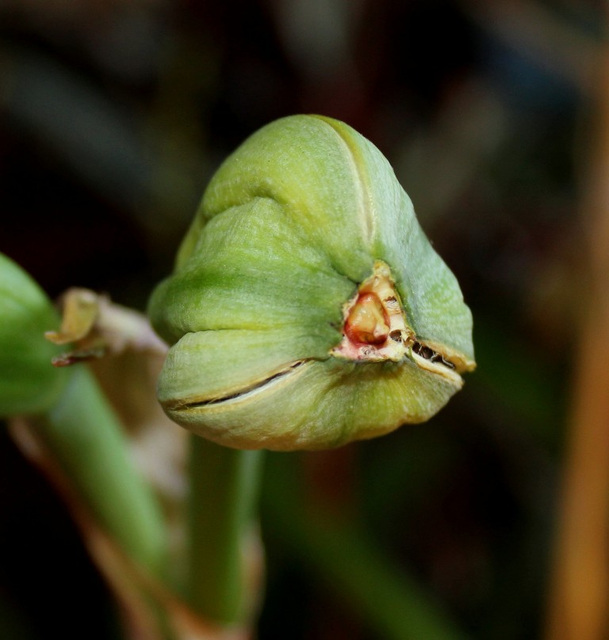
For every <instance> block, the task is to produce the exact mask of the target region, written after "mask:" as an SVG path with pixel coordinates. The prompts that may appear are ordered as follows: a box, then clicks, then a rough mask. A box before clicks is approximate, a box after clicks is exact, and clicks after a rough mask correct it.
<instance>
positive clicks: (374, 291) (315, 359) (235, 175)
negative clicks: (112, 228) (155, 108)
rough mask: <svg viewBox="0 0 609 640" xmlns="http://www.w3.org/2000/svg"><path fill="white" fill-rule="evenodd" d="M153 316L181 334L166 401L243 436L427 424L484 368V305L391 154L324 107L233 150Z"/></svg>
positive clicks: (206, 425)
mask: <svg viewBox="0 0 609 640" xmlns="http://www.w3.org/2000/svg"><path fill="white" fill-rule="evenodd" d="M150 315H151V319H152V322H153V325H154V327H155V329H156V330H157V331H158V332H159V334H160V335H161V336H162V337H163V338H164V339H165V340H167V341H168V342H169V343H170V344H171V345H173V346H172V347H171V349H170V351H169V355H168V357H167V360H166V362H165V365H164V368H163V372H162V374H161V378H160V381H159V387H158V389H159V399H160V402H161V404H162V405H163V407H164V409H165V411H166V412H167V414H168V415H169V416H170V417H171V418H172V419H173V420H175V421H176V422H177V423H179V424H181V425H182V426H184V427H186V428H188V429H190V430H192V431H193V432H195V433H197V434H199V435H202V436H204V437H207V438H209V439H211V440H214V441H215V442H218V443H221V444H225V445H228V446H233V447H241V448H251V449H257V448H268V449H276V450H294V449H320V448H327V447H332V446H337V445H340V444H344V443H346V442H349V441H351V440H358V439H363V438H371V437H373V436H376V435H380V434H382V433H387V432H389V431H391V430H393V429H396V428H397V427H399V426H400V425H401V424H404V423H406V422H421V421H424V420H427V419H428V418H429V417H431V416H432V415H433V414H434V413H436V412H437V411H438V410H439V409H440V408H441V407H442V406H444V404H445V403H446V402H447V401H448V399H449V398H450V397H451V396H452V395H453V394H454V393H455V392H456V391H457V390H458V389H460V387H461V385H462V378H461V373H463V372H465V371H469V370H471V369H473V367H474V357H473V346H472V335H471V334H472V318H471V314H470V311H469V309H468V308H467V306H466V305H465V303H464V302H463V297H462V295H461V291H460V290H459V285H458V283H457V281H456V279H455V278H454V276H453V275H452V273H451V272H450V270H449V269H448V268H447V266H446V265H445V264H444V262H442V260H441V258H440V257H439V256H438V254H437V253H436V252H435V251H434V250H433V248H432V247H431V245H430V243H429V241H428V240H427V238H426V237H425V235H424V233H423V231H422V230H421V228H420V227H419V224H418V222H417V219H416V217H415V214H414V209H413V207H412V203H411V202H410V200H409V198H408V196H407V195H406V193H405V192H404V190H403V189H402V188H401V186H400V184H399V183H398V181H397V179H396V177H395V174H394V173H393V170H392V169H391V167H390V166H389V163H388V162H387V160H386V159H385V158H384V157H383V155H382V154H381V153H380V151H379V150H378V149H377V148H376V147H375V146H374V145H372V143H370V142H369V141H368V140H366V139H365V138H363V137H362V136H361V135H359V134H358V133H357V132H356V131H354V130H353V129H351V128H350V127H349V126H347V125H345V124H343V123H342V122H338V121H336V120H332V119H331V118H325V117H321V116H292V117H289V118H283V119H281V120H278V121H276V122H273V123H271V124H269V125H267V126H266V127H264V128H263V129H261V130H260V131H258V132H257V133H255V134H254V135H252V136H251V137H250V138H249V139H248V140H246V141H245V142H244V143H243V145H242V146H241V147H239V149H237V150H236V151H235V152H234V154H232V155H231V156H230V157H229V158H228V159H227V160H226V161H225V163H224V164H223V165H222V166H221V167H220V169H219V170H218V172H217V173H216V175H215V176H214V178H213V179H212V181H211V183H210V184H209V186H208V188H207V190H206V192H205V194H204V196H203V200H202V202H201V205H200V208H199V211H198V213H197V215H196V217H195V220H194V221H193V223H192V226H191V228H190V230H189V232H188V234H187V235H186V237H185V239H184V241H183V243H182V246H181V247H180V250H179V252H178V257H177V261H176V267H175V271H174V273H173V275H172V276H171V277H169V278H168V279H166V280H165V281H163V282H162V283H161V284H160V285H159V286H158V287H157V289H156V290H155V292H154V294H153V296H152V299H151V302H150ZM413 345H422V346H424V347H426V348H429V349H430V350H431V351H432V352H433V354H434V358H432V359H425V358H424V357H422V356H421V355H420V354H419V353H417V351H415V350H414V349H413ZM417 349H418V350H419V351H420V349H419V348H418V347H417ZM436 356H437V357H436ZM444 363H449V365H450V366H448V365H445V364H444Z"/></svg>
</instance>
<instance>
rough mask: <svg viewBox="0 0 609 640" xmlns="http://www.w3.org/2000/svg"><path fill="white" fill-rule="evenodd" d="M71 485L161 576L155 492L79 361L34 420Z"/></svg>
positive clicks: (131, 552) (161, 530)
mask: <svg viewBox="0 0 609 640" xmlns="http://www.w3.org/2000/svg"><path fill="white" fill-rule="evenodd" d="M38 434H39V435H40V437H41V438H42V440H43V442H44V444H45V446H46V448H47V449H48V450H49V452H50V453H51V455H52V456H53V459H54V461H55V462H57V463H58V464H59V466H60V468H61V471H62V472H63V473H64V474H65V476H66V478H67V479H68V480H69V481H70V485H71V487H72V488H73V489H74V490H75V491H76V492H77V495H78V496H79V497H80V498H82V500H83V501H84V503H85V505H86V506H87V508H88V509H90V510H91V512H92V513H93V515H94V517H95V518H96V519H97V521H98V522H99V524H100V525H101V526H102V527H103V528H104V530H105V531H107V532H108V533H109V534H110V536H111V537H112V538H113V539H114V540H115V541H116V542H117V543H118V544H119V546H120V547H121V549H122V550H123V551H124V552H125V553H126V554H127V555H128V556H129V557H130V558H131V559H132V560H134V561H135V562H136V563H137V564H138V566H140V567H141V568H142V569H144V570H145V571H148V572H149V573H150V574H152V575H154V576H156V577H161V575H162V574H163V572H164V564H165V554H166V539H165V538H166V536H165V525H164V522H163V517H162V513H161V510H160V507H159V505H158V503H157V502H156V499H155V496H154V494H153V493H152V491H151V490H150V488H149V487H148V486H147V485H146V483H145V482H144V480H143V478H142V477H141V476H140V475H139V474H138V473H137V471H136V469H135V467H134V466H133V463H132V461H131V460H130V459H129V450H128V443H127V440H126V438H125V436H124V434H123V431H122V429H121V425H120V424H119V421H118V419H117V417H116V415H115V414H114V412H113V410H112V408H111V407H110V405H109V404H108V402H107V400H106V399H105V397H104V395H103V394H102V392H101V391H100V389H99V387H98V386H97V383H96V382H95V380H94V378H93V376H92V375H91V373H90V372H89V370H88V369H86V368H85V367H84V366H78V367H74V369H73V371H71V377H70V380H69V382H68V384H67V386H66V389H65V391H64V393H63V395H62V396H61V398H60V400H59V402H58V403H57V404H56V405H55V406H54V407H53V409H52V410H51V411H49V413H48V414H47V415H46V417H45V419H44V420H42V421H41V423H40V424H39V426H38Z"/></svg>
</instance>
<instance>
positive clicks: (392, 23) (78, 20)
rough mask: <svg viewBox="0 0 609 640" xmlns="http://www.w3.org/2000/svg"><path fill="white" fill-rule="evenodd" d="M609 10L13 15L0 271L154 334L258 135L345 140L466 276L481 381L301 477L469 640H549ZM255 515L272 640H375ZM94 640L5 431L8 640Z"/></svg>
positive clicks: (65, 10) (387, 6)
mask: <svg viewBox="0 0 609 640" xmlns="http://www.w3.org/2000/svg"><path fill="white" fill-rule="evenodd" d="M602 4H603V3H601V2H594V1H592V0H589V1H587V2H586V1H583V2H582V1H580V2H576V1H575V0H548V1H544V2H542V1H541V0H535V1H527V2H520V1H519V2H516V1H515V2H501V1H493V0H491V1H489V2H481V3H476V2H470V1H467V0H462V1H458V0H454V1H448V0H446V1H441V0H431V1H424V0H410V1H409V0H403V1H402V2H400V1H398V0H354V1H350V0H328V1H323V0H316V1H307V0H266V1H264V0H259V1H252V2H246V1H237V0H226V1H223V2H220V0H218V1H216V2H211V1H209V2H207V1H204V0H201V1H199V2H197V1H195V0H191V1H188V0H181V1H180V0H132V1H129V0H80V1H76V2H68V1H62V0H12V1H11V0H4V2H0V207H1V209H0V211H1V213H0V251H2V252H4V253H6V254H7V255H9V256H10V257H11V258H13V259H14V260H16V261H17V262H19V263H20V264H21V265H22V266H23V267H24V268H25V269H26V270H27V271H29V272H30V273H31V274H32V275H33V276H34V277H35V278H36V279H37V280H38V281H39V282H40V284H41V285H42V286H43V288H44V289H45V290H46V291H47V292H48V293H49V295H50V296H52V297H56V296H57V295H59V294H60V293H61V292H62V291H63V290H65V289H66V288H67V287H69V286H73V285H80V286H86V287H88V288H92V289H95V290H100V291H104V292H108V293H109V294H110V295H111V296H112V298H113V299H114V300H116V301H117V302H120V303H122V304H126V305H129V306H132V307H135V308H139V309H144V308H145V305H146V300H147V297H148V295H149V293H150V291H151V290H152V288H153V286H154V284H155V283H156V282H157V281H158V280H159V279H160V278H161V277H163V276H165V275H166V274H167V273H168V272H169V271H170V269H171V265H172V260H173V256H174V254H175V251H176V248H177V245H178V243H179V240H180V238H181V236H182V235H183V233H184V231H185V230H186V228H187V225H188V223H189V220H190V218H191V216H192V214H193V213H194V210H195V208H196V205H197V202H198V200H199V198H200V196H201V193H202V191H203V189H204V187H205V184H206V182H207V180H208V179H209V177H210V175H211V174H212V173H213V171H214V169H215V168H216V167H217V166H218V164H219V162H221V160H222V159H223V158H224V157H225V156H226V155H227V154H228V153H229V152H230V151H231V150H233V149H234V148H235V147H236V146H237V145H238V144H239V143H240V142H241V141H242V140H243V139H244V138H245V137H246V136H247V135H248V134H250V133H251V132H253V131H254V130H256V129H257V128H259V127H260V126H262V125H263V124H265V123H267V122H269V121H270V120H273V119H275V118H277V117H280V116H283V115H287V114H291V113H299V112H316V113H322V114H325V115H329V116H333V117H336V118H339V119H342V120H344V121H346V122H348V123H349V124H351V125H352V126H354V127H355V128H356V129H358V130H359V131H360V132H361V133H363V134H364V135H365V136H367V137H368V138H370V139H371V140H372V141H373V142H374V143H375V144H376V145H377V146H378V147H379V148H380V149H381V150H382V151H383V153H384V154H385V155H386V156H387V157H388V158H389V160H390V161H391V162H392V164H393V166H394V168H395V171H396V174H397V176H398V178H399V179H400V181H401V183H402V184H403V186H404V188H405V189H406V190H407V191H408V192H409V194H410V196H411V197H412V199H413V201H414V204H415V208H416V210H417V213H418V216H419V219H420V221H421V224H422V226H423V228H424V229H425V231H426V232H427V234H428V235H429V237H430V238H431V240H432V241H433V243H434V246H435V248H436V249H437V251H438V252H439V253H440V254H441V255H442V256H443V258H444V259H445V260H446V262H447V263H448V264H449V266H450V267H451V268H452V269H453V271H454V272H455V273H456V275H457V277H458V279H459V281H460V283H461V286H462V289H463V292H464V295H465V299H466V301H467V302H468V304H469V305H470V307H471V308H472V310H473V314H474V318H475V334H474V335H475V346H476V353H477V360H478V370H477V371H476V372H475V373H474V374H473V375H470V376H468V378H467V381H466V385H465V388H464V390H463V391H462V392H461V393H460V394H459V395H458V396H457V397H456V398H455V399H454V400H453V401H452V402H451V403H450V405H449V406H448V407H447V408H446V409H445V410H443V411H442V412H441V413H440V414H439V415H438V416H437V417H435V418H434V419H433V420H431V421H430V422H429V423H428V424H425V425H417V426H407V427H403V428H402V429H400V430H398V431H397V432H395V433H393V434H391V435H389V436H387V437H385V438H382V439H379V440H376V441H371V442H368V443H364V444H358V445H350V446H349V447H347V448H345V449H344V450H342V453H340V452H339V453H336V454H328V455H327V456H325V457H324V456H323V455H317V456H309V457H308V458H307V460H304V461H302V460H301V459H300V457H299V461H300V464H302V465H303V468H304V469H305V472H304V473H305V474H306V473H310V474H311V475H312V477H313V480H312V481H311V482H312V483H313V484H314V486H315V487H317V489H314V490H313V493H314V494H315V492H316V491H317V492H318V493H319V494H320V495H324V496H326V497H327V495H328V494H332V491H331V490H330V489H332V488H334V489H336V488H337V487H338V488H339V490H338V491H335V493H336V495H333V494H332V495H331V497H330V501H331V502H332V504H333V507H332V508H333V509H338V510H339V511H341V512H342V513H348V514H349V516H348V517H349V518H352V519H353V520H354V521H357V523H358V527H360V528H362V529H363V530H365V531H366V532H367V534H368V535H369V536H370V539H371V540H372V541H373V544H374V545H376V546H377V547H378V548H381V549H382V550H383V553H384V554H386V555H387V556H388V557H390V558H391V559H392V563H393V565H394V566H395V567H396V568H397V569H398V571H399V572H402V573H403V574H404V575H408V576H410V578H412V579H413V580H414V581H415V582H416V583H417V584H418V585H420V587H421V588H422V589H423V590H424V591H425V593H426V594H428V596H429V598H430V599H431V600H432V601H433V602H434V603H435V604H436V605H437V606H438V607H439V608H440V609H441V610H442V611H444V612H446V615H447V616H449V618H450V619H451V620H452V621H453V623H454V624H455V626H456V627H457V628H459V629H461V630H462V632H463V633H464V634H465V637H470V638H480V639H488V638H493V639H503V638H505V639H506V640H507V639H510V640H525V639H530V638H538V637H540V636H541V634H542V629H543V626H544V619H545V616H546V612H547V596H548V586H549V580H550V561H551V549H552V544H553V540H554V533H555V523H556V517H557V508H558V504H557V491H558V487H559V481H560V475H561V469H562V467H563V463H564V459H565V452H564V439H565V430H566V426H567V422H566V418H565V415H566V409H567V407H568V405H569V395H570V371H571V362H572V357H573V352H574V350H575V348H576V341H575V337H574V336H575V335H576V333H577V330H576V329H574V327H577V323H578V318H579V313H578V309H579V305H578V301H579V300H581V297H582V295H585V293H586V283H585V279H584V280H582V279H581V277H580V275H581V269H582V267H581V254H582V252H583V251H584V248H583V243H582V220H581V215H580V213H579V207H578V202H579V199H580V184H581V182H580V177H581V175H580V174H581V171H582V169H581V167H582V159H585V156H586V150H587V148H588V137H589V135H590V134H589V119H588V113H589V106H590V101H591V98H592V95H593V94H592V89H593V86H592V83H591V82H590V74H591V72H592V71H593V69H594V65H595V61H596V55H597V53H598V50H599V48H600V45H601V44H602V39H603V35H604V34H603V30H602V26H603V21H604V16H603V14H602V11H601V8H602ZM279 458H281V456H279ZM281 464H282V461H281V460H279V461H278V462H275V461H274V458H272V457H271V460H270V462H269V468H270V469H271V473H274V472H273V471H272V470H273V469H274V467H275V466H277V467H280V466H281ZM320 469H322V471H321V472H320ZM307 470H308V471H307ZM277 472H278V471H277ZM316 483H317V484H316ZM324 499H325V498H323V499H322V500H321V501H322V502H323V500H324ZM263 501H266V502H265V504H268V503H269V502H271V503H272V501H273V497H272V492H269V494H268V496H267V497H265V498H263ZM324 508H325V507H323V508H322V507H319V512H318V514H317V516H316V517H318V518H322V517H323V509H324ZM263 513H264V514H266V515H265V516H264V517H263V531H265V536H266V538H267V542H268V544H267V553H268V563H269V574H268V591H267V596H266V601H265V606H264V610H263V613H262V616H261V622H260V638H261V640H266V639H267V638H268V639H271V638H294V639H298V638H311V639H312V638H315V639H317V638H333V639H340V638H343V637H344V638H356V639H361V640H367V639H373V640H374V639H378V640H382V638H383V636H382V634H381V632H380V631H379V630H378V629H376V628H375V625H374V622H371V621H370V620H369V619H367V617H366V614H365V612H364V613H362V610H358V608H357V607H356V606H354V604H353V602H350V601H349V599H348V598H346V597H344V594H342V593H341V590H340V589H336V588H333V585H332V582H331V581H330V582H325V581H324V580H323V578H321V577H320V573H319V571H316V570H315V569H314V570H311V566H315V561H311V562H309V561H308V560H307V557H306V553H304V554H303V553H300V554H299V553H295V552H294V550H293V549H291V548H290V546H289V544H284V535H283V532H282V529H281V524H280V522H279V521H278V520H277V519H276V518H275V516H274V515H273V513H275V511H274V509H273V507H272V504H271V507H270V508H268V509H266V510H265V511H264V512H263ZM354 562H356V560H355V559H354ZM374 589H375V587H374V585H373V584H371V585H370V590H371V592H373V591H374ZM91 621H97V622H96V623H95V624H93V625H91ZM3 625H5V627H6V631H5V632H3ZM83 625H86V627H87V633H86V637H87V638H100V639H101V638H111V637H115V634H117V633H118V631H117V630H116V628H115V621H114V619H113V614H112V604H111V601H110V599H109V597H108V594H107V592H106V590H105V587H104V585H103V582H102V581H101V579H100V578H99V577H98V575H97V573H96V571H95V569H94V568H93V567H92V565H91V564H90V563H89V561H88V559H87V556H86V553H85V551H84V549H83V548H82V546H81V543H80V542H79V539H78V535H77V532H76V531H75V529H74V528H73V526H72V524H71V522H70V519H69V517H68V516H67V514H66V512H65V510H64V508H63V506H62V504H61V502H60V501H59V500H58V499H57V498H56V497H55V495H54V493H53V492H52V490H51V489H49V488H48V486H47V485H46V483H45V482H44V480H43V479H42V478H41V477H40V476H39V475H38V473H37V472H36V471H35V470H33V469H32V468H31V467H30V466H29V464H28V463H26V462H25V461H24V460H23V458H22V457H21V455H20V454H19V453H18V452H17V450H16V449H15V447H14V445H13V444H12V442H11V441H10V439H9V437H8V436H7V435H6V433H5V432H1V433H0V636H2V637H7V638H8V637H15V638H32V639H38V638H48V637H63V638H80V637H85V636H83V635H82V628H83ZM11 630H12V631H11ZM11 634H13V635H11ZM424 640H427V639H424ZM432 640H434V639H432Z"/></svg>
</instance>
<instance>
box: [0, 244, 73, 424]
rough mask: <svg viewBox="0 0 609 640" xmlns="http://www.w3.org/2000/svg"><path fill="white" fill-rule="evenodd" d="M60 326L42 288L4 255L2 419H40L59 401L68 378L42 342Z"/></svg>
mask: <svg viewBox="0 0 609 640" xmlns="http://www.w3.org/2000/svg"><path fill="white" fill-rule="evenodd" d="M58 324H59V317H58V315H57V313H56V311H55V309H54V308H53V305H52V304H51V301H50V300H49V299H48V298H47V296H46V295H45V294H44V292H43V291H42V290H41V289H40V287H39V286H38V285H37V284H36V283H35V282H34V281H33V280H32V279H31V278H30V276H29V275H28V274H27V273H25V272H24V271H23V270H22V269H21V268H20V267H19V266H18V265H16V264H15V263H14V262H13V261H12V260H9V258H7V257H6V256H4V255H3V254H1V253H0V416H8V415H14V414H21V413H41V412H44V411H46V410H48V409H49V408H51V407H52V406H53V405H54V404H55V402H56V401H57V399H58V398H59V395H60V393H61V391H62V389H63V387H64V385H65V383H66V382H67V377H68V375H67V372H66V371H61V370H59V369H56V368H55V367H53V366H52V365H51V360H52V359H53V357H54V356H56V355H57V354H58V351H59V350H58V347H56V346H55V345H52V344H51V343H49V342H47V341H46V340H45V338H44V333H45V331H47V330H49V329H53V328H55V327H57V326H58Z"/></svg>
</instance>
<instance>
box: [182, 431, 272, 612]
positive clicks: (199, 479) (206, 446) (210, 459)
mask: <svg viewBox="0 0 609 640" xmlns="http://www.w3.org/2000/svg"><path fill="white" fill-rule="evenodd" d="M190 444H191V450H190V451H191V457H190V500H189V524H190V531H189V535H190V539H189V557H188V561H189V566H188V584H187V596H188V600H189V602H190V605H191V606H192V608H193V609H194V611H196V612H197V613H198V614H199V615H201V616H202V617H204V618H207V619H211V620H215V621H217V622H220V623H223V624H231V623H237V622H242V621H243V620H244V617H245V615H246V613H247V605H248V593H247V590H246V588H245V585H246V576H245V571H244V543H245V541H246V535H247V534H248V533H249V532H250V529H251V526H252V519H253V515H254V513H253V511H254V503H255V501H256V498H257V495H258V484H259V477H260V462H261V452H259V451H242V450H238V449H229V448H227V447H222V446H220V445H217V444H214V443H212V442H209V441H207V440H205V439H203V438H200V437H198V436H194V435H192V436H190Z"/></svg>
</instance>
